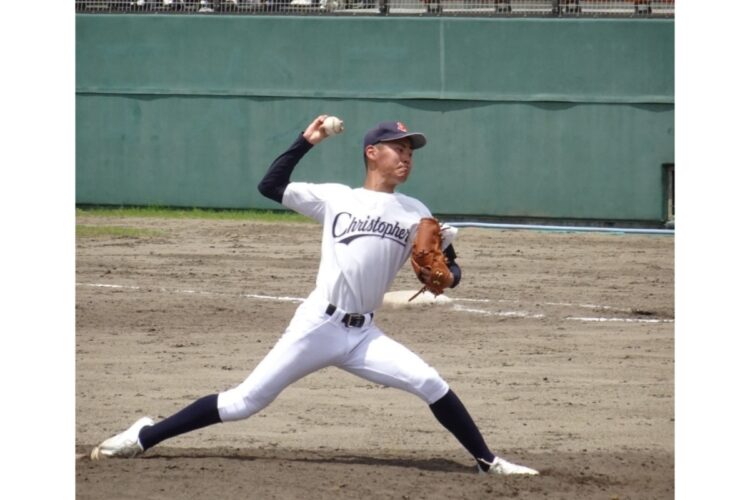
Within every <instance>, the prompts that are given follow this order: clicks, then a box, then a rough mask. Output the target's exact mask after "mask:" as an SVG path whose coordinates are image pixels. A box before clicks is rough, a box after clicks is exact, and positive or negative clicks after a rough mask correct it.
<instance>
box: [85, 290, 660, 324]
mask: <svg viewBox="0 0 750 500" xmlns="http://www.w3.org/2000/svg"><path fill="white" fill-rule="evenodd" d="M76 286H87V287H94V288H114V289H124V290H155V291H158V292H167V293H184V294H199V295H227V294H222V293H221V292H205V291H200V290H189V289H183V290H180V289H169V288H164V287H148V288H144V287H140V286H136V285H114V284H110V283H76ZM240 297H245V298H249V299H256V300H272V301H277V302H294V303H302V302H304V300H305V299H304V298H302V297H288V296H277V295H259V294H254V293H245V294H240ZM452 300H454V301H461V302H479V303H485V304H487V303H490V302H493V301H492V300H490V299H462V298H453V299H452ZM494 302H514V301H509V300H497V301H494ZM544 305H556V306H568V307H580V308H593V309H606V310H614V311H620V312H628V311H629V310H628V309H620V308H615V307H610V306H598V305H596V304H569V303H563V302H545V303H544ZM452 309H453V310H454V311H459V312H465V313H470V314H480V315H483V316H497V317H503V318H526V319H541V318H544V317H545V315H544V314H541V313H536V314H532V313H529V312H526V311H488V310H486V309H478V308H475V307H466V306H462V305H460V304H453V306H452ZM564 319H565V320H566V321H582V322H622V323H674V320H673V319H655V318H592V317H578V316H568V317H565V318H564Z"/></svg>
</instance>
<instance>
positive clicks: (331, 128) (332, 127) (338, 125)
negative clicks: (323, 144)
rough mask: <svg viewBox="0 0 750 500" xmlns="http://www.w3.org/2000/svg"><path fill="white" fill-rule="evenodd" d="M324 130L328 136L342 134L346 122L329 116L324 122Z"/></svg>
mask: <svg viewBox="0 0 750 500" xmlns="http://www.w3.org/2000/svg"><path fill="white" fill-rule="evenodd" d="M323 130H325V131H326V134H328V135H336V134H340V133H341V132H343V131H344V122H343V121H341V119H340V118H338V117H336V116H329V117H327V118H326V119H325V120H323Z"/></svg>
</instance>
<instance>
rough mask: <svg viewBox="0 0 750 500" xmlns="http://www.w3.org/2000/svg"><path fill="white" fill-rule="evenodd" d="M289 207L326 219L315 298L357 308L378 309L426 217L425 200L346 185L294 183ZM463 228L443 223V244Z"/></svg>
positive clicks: (286, 198)
mask: <svg viewBox="0 0 750 500" xmlns="http://www.w3.org/2000/svg"><path fill="white" fill-rule="evenodd" d="M282 203H283V204H284V206H286V207H288V208H291V209H292V210H295V211H297V212H299V213H302V214H304V215H307V216H309V217H312V218H313V219H315V220H317V221H318V222H320V223H321V224H323V237H322V243H321V259H320V268H319V269H318V277H317V281H316V288H315V290H314V291H313V292H312V294H311V297H312V298H316V299H318V300H319V301H323V300H324V301H326V302H328V303H331V304H333V305H335V306H336V307H338V308H341V309H343V310H344V311H347V312H352V313H368V312H372V311H375V310H376V309H378V308H379V307H380V306H381V305H382V303H383V296H384V295H385V293H386V292H387V291H388V288H389V287H390V285H391V283H392V282H393V279H394V278H395V277H396V274H397V273H398V271H399V269H401V266H403V265H404V263H405V262H406V260H407V259H408V258H409V256H410V255H411V246H412V243H413V240H414V233H415V231H416V227H417V225H418V224H419V220H420V219H421V218H422V217H432V215H431V213H430V211H429V209H428V208H427V207H426V206H425V205H424V204H423V203H422V202H420V201H419V200H417V199H415V198H412V197H410V196H406V195H404V194H401V193H382V192H378V191H372V190H369V189H365V188H356V189H352V188H351V187H349V186H345V185H343V184H311V183H306V182H292V183H290V184H289V185H288V186H287V187H286V190H285V191H284V198H283V202H282ZM456 232H457V230H456V229H455V228H452V227H448V226H447V225H444V226H443V231H442V235H443V249H445V248H446V247H447V246H448V245H449V244H450V243H451V241H452V240H453V238H454V237H455V234H456Z"/></svg>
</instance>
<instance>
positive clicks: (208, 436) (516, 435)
mask: <svg viewBox="0 0 750 500" xmlns="http://www.w3.org/2000/svg"><path fill="white" fill-rule="evenodd" d="M77 223H78V224H81V225H87V226H97V225H99V226H126V227H131V228H136V227H137V228H146V229H151V230H155V231H156V234H155V235H153V236H147V237H140V238H133V237H109V236H107V237H102V236H97V237H80V238H78V240H77V266H76V435H75V437H76V449H77V452H78V453H79V454H80V455H81V456H80V458H79V459H78V460H77V461H76V497H77V498H80V499H94V498H96V499H99V498H108V499H117V498H123V499H125V498H133V499H136V498H137V499H138V500H143V499H144V498H148V499H167V498H169V499H204V498H216V499H223V498H263V499H268V498H290V499H292V498H294V499H299V498H305V499H328V498H397V499H416V498H425V499H433V498H436V499H441V498H446V499H447V498H451V499H455V498H467V499H469V498H471V499H476V498H504V497H513V498H529V499H577V500H578V499H582V498H586V499H589V498H601V499H607V500H611V499H620V500H622V499H628V498H630V499H649V498H655V499H656V498H658V499H664V498H673V497H674V323H673V319H674V247H673V245H674V239H673V238H672V237H669V236H638V235H613V234H609V235H604V234H581V233H578V234H573V233H543V232H525V231H524V232H521V231H498V230H489V229H462V230H461V231H460V232H459V236H458V239H457V241H456V248H457V251H458V255H459V263H460V264H461V266H462V269H463V271H464V279H463V281H462V283H461V286H459V287H458V288H456V289H455V290H450V292H449V293H448V294H447V295H448V297H449V298H450V299H452V300H451V301H449V302H447V303H445V304H439V305H438V304H434V305H426V304H422V305H417V306H410V307H394V306H387V307H384V308H383V309H381V310H380V311H378V313H377V321H378V323H379V325H380V326H381V328H383V330H385V331H386V332H387V333H388V334H390V335H391V336H392V337H394V338H395V339H397V340H399V341H400V342H402V343H404V344H405V345H407V346H408V347H410V348H411V349H413V350H414V351H416V352H417V353H418V354H420V355H421V356H422V357H423V358H424V359H425V360H426V361H427V362H428V363H430V364H431V365H433V366H434V367H435V368H437V369H438V371H439V372H440V373H441V375H442V376H443V377H444V378H445V379H446V380H447V381H448V382H449V383H450V384H451V387H452V388H453V389H454V390H455V391H456V393H457V394H458V395H459V396H460V397H461V398H462V400H463V401H464V403H465V404H466V405H467V407H468V408H469V410H470V412H471V413H472V415H473V416H474V417H475V419H476V421H477V424H478V426H479V428H480V429H481V430H482V431H483V433H484V435H485V437H486V438H487V441H488V444H489V445H490V447H491V448H493V449H494V450H495V451H496V452H498V453H500V454H501V455H504V456H506V457H507V458H508V459H510V460H514V461H518V462H520V463H523V464H525V465H529V466H531V467H534V468H536V469H539V470H540V471H541V475H540V476H538V477H526V478H497V477H494V478H487V477H482V476H479V475H478V474H476V472H475V469H474V467H473V464H472V460H471V458H470V457H469V456H468V454H467V453H466V452H465V451H464V450H463V449H462V448H461V447H460V445H459V444H458V443H457V442H456V441H455V439H454V438H453V437H452V436H451V435H450V434H448V433H447V431H445V430H444V429H443V428H442V427H441V426H440V424H439V423H438V422H437V421H436V420H435V419H434V417H433V416H432V414H431V413H430V411H429V409H428V408H427V407H426V406H425V405H424V404H423V403H422V402H421V401H420V400H419V399H417V398H416V397H414V396H412V395H409V394H406V393H402V392H400V391H397V390H394V389H386V388H382V387H379V386H376V385H373V384H370V383H368V382H366V381H363V380H360V379H357V378H355V377H354V376H352V375H349V374H347V373H345V372H342V371H339V370H337V369H335V368H329V369H325V370H323V371H321V372H318V373H315V374H313V375H311V376H309V377H307V378H305V379H303V380H301V381H299V382H297V383H296V384H295V385H293V386H291V387H290V388H288V389H287V390H286V391H285V392H283V393H282V394H281V396H280V397H279V398H278V399H277V400H276V401H275V402H274V403H273V404H271V405H270V406H269V407H268V408H266V409H265V410H263V411H262V412H261V413H259V414H258V415H255V416H253V417H251V418H250V419H247V420H244V421H241V422H235V423H229V424H223V425H216V426H212V427H209V428H206V429H202V430H200V431H197V432H194V433H191V434H188V435H184V436H180V437H177V438H175V439H173V440H170V441H167V442H165V443H163V444H162V445H160V446H157V447H155V448H154V449H152V450H149V451H148V452H147V453H146V454H145V456H144V457H142V458H139V459H134V460H109V461H104V462H92V461H90V460H89V459H88V458H87V454H88V452H89V451H90V449H91V447H92V446H93V445H95V444H96V443H98V442H99V441H101V440H102V439H104V438H106V437H108V436H110V435H111V434H113V433H116V432H119V431H121V430H122V429H124V428H125V427H127V426H129V425H130V424H131V423H132V422H133V421H135V420H136V419H137V418H138V417H139V416H142V415H150V416H152V417H154V418H162V417H166V416H168V415H170V414H172V413H173V412H175V411H177V410H179V409H181V408H182V407H184V406H185V405H186V404H188V403H190V402H192V401H193V400H194V399H196V398H198V397H201V396H204V395H207V394H212V393H216V392H218V391H220V390H224V389H227V388H230V387H232V386H234V385H236V384H238V383H239V382H241V381H242V380H243V379H244V378H245V376H246V375H247V374H248V373H249V372H250V370H251V369H252V368H253V367H254V366H255V364H256V363H257V362H258V361H259V360H260V359H261V358H262V357H263V356H264V355H265V353H266V352H267V351H268V350H269V349H270V348H271V346H272V345H273V344H274V342H275V341H276V339H277V338H278V337H279V336H280V334H281V332H282V331H283V329H284V328H285V326H286V324H287V322H288V321H289V319H290V318H291V316H292V313H293V311H294V309H295V308H296V306H297V304H298V303H299V302H298V299H299V298H302V297H304V296H306V295H307V294H308V293H309V292H310V291H311V289H312V286H313V284H314V281H315V274H316V271H317V264H318V256H319V244H320V243H319V242H320V240H319V238H320V235H319V231H320V228H319V226H317V225H316V224H312V223H311V224H303V223H284V224H271V223H256V222H230V221H206V220H170V219H152V218H143V219H128V218H125V219H122V218H117V219H115V218H113V219H106V218H101V217H89V216H79V217H78V219H77ZM416 288H417V286H416V281H415V279H414V278H413V276H412V274H411V270H410V268H409V266H406V267H404V268H403V269H402V271H401V273H400V274H399V276H398V277H397V279H396V282H395V284H394V287H393V290H416ZM113 485H116V488H115V489H114V490H113Z"/></svg>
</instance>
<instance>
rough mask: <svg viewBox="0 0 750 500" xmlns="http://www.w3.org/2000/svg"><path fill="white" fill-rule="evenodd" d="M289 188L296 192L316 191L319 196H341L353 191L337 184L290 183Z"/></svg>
mask: <svg viewBox="0 0 750 500" xmlns="http://www.w3.org/2000/svg"><path fill="white" fill-rule="evenodd" d="M289 186H291V187H292V189H295V190H302V191H314V192H316V193H318V194H319V195H341V194H343V193H346V192H350V191H351V190H352V188H350V187H349V186H346V185H344V184H338V183H335V182H324V183H314V182H290V183H289Z"/></svg>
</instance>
